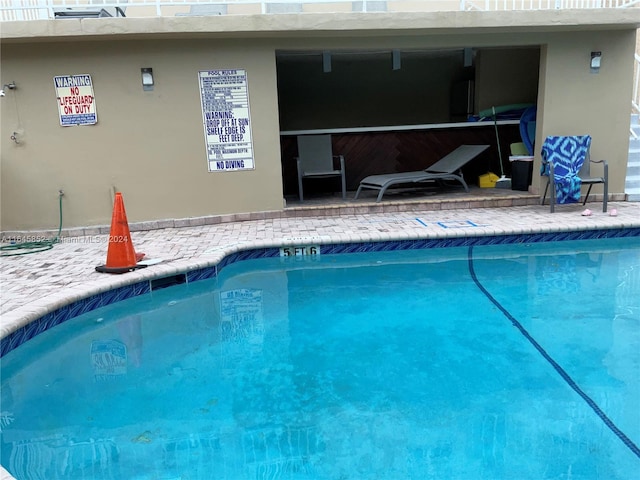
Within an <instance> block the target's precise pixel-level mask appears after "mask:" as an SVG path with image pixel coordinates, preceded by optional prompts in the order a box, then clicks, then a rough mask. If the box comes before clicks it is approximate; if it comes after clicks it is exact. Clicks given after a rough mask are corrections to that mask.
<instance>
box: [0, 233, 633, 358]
mask: <svg viewBox="0 0 640 480" xmlns="http://www.w3.org/2000/svg"><path fill="white" fill-rule="evenodd" d="M450 233H453V232H450ZM455 233H456V235H455V236H451V237H442V238H429V239H414V240H392V241H379V242H375V241H357V240H356V241H354V242H347V243H327V244H322V245H321V246H320V252H321V254H324V255H333V254H342V253H367V252H388V251H394V250H418V249H433V248H450V247H470V246H483V245H501V244H519V243H540V242H554V241H569V240H591V239H604V238H623V237H638V238H640V228H614V229H603V230H581V231H575V230H572V231H561V232H548V233H530V234H529V233H528V234H517V235H487V236H466V235H465V234H464V233H465V232H463V231H460V232H455ZM313 240H314V239H308V240H307V241H306V242H304V241H303V242H302V243H301V245H305V244H311V243H319V242H314V241H313ZM283 243H287V244H288V243H291V242H283ZM239 248H240V247H239ZM279 255H280V248H277V247H267V248H253V249H252V248H250V246H249V248H247V249H246V250H239V251H235V252H233V253H230V254H228V255H226V256H225V257H224V258H222V259H221V260H220V262H218V264H217V265H215V266H208V267H204V268H197V269H194V270H191V271H188V272H187V273H186V277H187V282H196V281H200V280H206V279H210V278H214V277H216V276H217V275H219V273H220V271H221V270H222V269H223V268H224V267H226V266H228V265H231V264H233V263H236V262H241V261H244V260H252V259H259V258H273V257H278V256H279ZM150 291H151V285H150V281H147V280H145V281H141V282H138V283H134V284H132V285H127V286H123V287H118V288H115V289H112V290H108V291H106V292H101V293H98V294H96V295H93V296H91V297H88V298H84V299H81V300H78V301H76V302H73V303H71V304H69V305H65V306H63V307H61V308H59V309H56V310H54V311H52V312H49V313H47V314H45V315H43V316H42V317H40V318H38V319H36V320H34V321H32V322H30V323H28V324H27V325H24V326H23V327H21V328H19V329H17V330H16V331H15V332H13V333H11V334H10V335H7V336H6V337H4V338H2V340H1V342H0V357H2V356H4V355H5V354H6V353H8V352H10V351H11V350H13V349H14V348H17V347H18V346H20V345H21V344H22V343H24V342H26V341H28V340H30V339H32V338H33V337H35V336H36V335H38V334H39V333H41V332H43V331H45V330H47V329H49V328H52V327H54V326H56V325H59V324H60V323H63V322H66V321H67V320H69V319H71V318H74V317H77V316H79V315H82V314H84V313H86V312H90V311H92V310H95V309H97V308H100V307H104V306H107V305H110V304H112V303H115V302H119V301H122V300H126V299H128V298H132V297H135V296H138V295H144V294H146V293H149V292H150Z"/></svg>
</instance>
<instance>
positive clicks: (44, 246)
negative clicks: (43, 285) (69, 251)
mask: <svg viewBox="0 0 640 480" xmlns="http://www.w3.org/2000/svg"><path fill="white" fill-rule="evenodd" d="M63 195H64V192H63V191H62V190H60V192H59V194H58V201H59V209H60V224H59V226H58V234H57V235H56V236H55V237H54V238H43V239H42V240H35V236H34V240H33V241H28V242H20V243H9V245H3V246H1V247H0V257H15V256H17V255H27V254H29V253H38V252H44V251H46V250H51V249H52V248H53V246H54V245H55V244H56V243H58V242H59V241H60V232H62V197H63ZM18 238H20V237H18ZM3 242H4V240H3Z"/></svg>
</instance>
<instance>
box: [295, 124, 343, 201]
mask: <svg viewBox="0 0 640 480" xmlns="http://www.w3.org/2000/svg"><path fill="white" fill-rule="evenodd" d="M296 162H297V166H298V195H299V196H300V201H301V202H302V201H304V193H303V190H302V181H303V180H304V179H305V178H330V177H341V179H342V199H343V200H345V199H346V198H347V182H346V179H345V172H344V157H343V156H342V155H334V154H333V149H332V146H331V135H299V136H298V156H297V157H296Z"/></svg>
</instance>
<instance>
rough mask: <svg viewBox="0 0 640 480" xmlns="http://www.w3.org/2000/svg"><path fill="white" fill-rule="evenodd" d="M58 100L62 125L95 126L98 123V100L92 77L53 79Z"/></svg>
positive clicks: (62, 76) (65, 76)
mask: <svg viewBox="0 0 640 480" xmlns="http://www.w3.org/2000/svg"><path fill="white" fill-rule="evenodd" d="M53 84H54V86H55V89H56V98H57V100H58V112H59V114H60V125H62V126H63V127H70V126H75V125H95V124H96V123H97V122H98V114H97V113H96V99H95V97H94V96H93V82H92V81H91V75H87V74H82V75H61V76H59V77H53Z"/></svg>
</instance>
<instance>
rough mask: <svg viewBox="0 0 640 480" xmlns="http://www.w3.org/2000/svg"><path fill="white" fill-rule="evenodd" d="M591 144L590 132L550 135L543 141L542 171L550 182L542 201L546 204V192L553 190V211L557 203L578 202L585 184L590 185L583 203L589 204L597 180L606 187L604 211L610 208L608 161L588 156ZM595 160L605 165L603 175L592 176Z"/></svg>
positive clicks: (550, 196)
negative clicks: (588, 133)
mask: <svg viewBox="0 0 640 480" xmlns="http://www.w3.org/2000/svg"><path fill="white" fill-rule="evenodd" d="M590 147H591V137H590V136H589V135H582V136H566V137H561V136H558V137H547V138H546V140H545V141H544V144H543V145H542V166H541V169H540V174H541V175H544V176H547V177H548V181H547V185H546V186H545V189H544V194H543V196H542V201H541V204H542V205H544V201H545V199H546V197H547V191H548V190H551V192H550V193H549V203H550V206H551V213H553V212H554V208H555V205H556V204H568V203H578V202H579V201H580V196H581V187H582V185H589V189H588V190H587V194H586V195H585V197H584V202H583V205H584V204H586V203H587V200H588V199H589V194H590V193H591V187H593V186H594V185H595V184H598V183H601V184H602V185H603V186H604V194H603V199H602V211H603V212H606V211H607V197H608V195H609V165H608V163H607V161H606V160H591V159H590V158H589V149H590ZM592 163H602V164H603V167H604V169H603V175H602V176H601V177H592V176H591V168H590V166H591V164H592ZM549 186H551V189H549Z"/></svg>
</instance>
